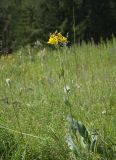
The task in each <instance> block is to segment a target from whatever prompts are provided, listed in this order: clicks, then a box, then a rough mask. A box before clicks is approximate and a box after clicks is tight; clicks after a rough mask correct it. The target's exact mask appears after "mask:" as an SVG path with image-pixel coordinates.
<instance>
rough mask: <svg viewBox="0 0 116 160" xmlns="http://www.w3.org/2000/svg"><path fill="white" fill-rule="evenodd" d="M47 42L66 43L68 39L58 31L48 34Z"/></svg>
mask: <svg viewBox="0 0 116 160" xmlns="http://www.w3.org/2000/svg"><path fill="white" fill-rule="evenodd" d="M47 43H48V44H54V45H55V44H60V43H61V44H63V43H68V40H67V38H66V37H64V36H63V35H62V34H61V33H60V32H59V33H57V32H55V33H53V34H51V35H50V38H49V41H48V42H47Z"/></svg>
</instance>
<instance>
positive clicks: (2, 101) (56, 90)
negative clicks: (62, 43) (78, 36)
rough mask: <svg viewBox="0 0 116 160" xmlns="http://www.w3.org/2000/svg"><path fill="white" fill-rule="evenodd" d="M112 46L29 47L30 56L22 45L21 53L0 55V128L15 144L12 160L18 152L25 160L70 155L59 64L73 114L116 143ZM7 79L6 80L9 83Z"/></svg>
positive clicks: (114, 55) (115, 72)
mask: <svg viewBox="0 0 116 160" xmlns="http://www.w3.org/2000/svg"><path fill="white" fill-rule="evenodd" d="M115 45H116V41H115V40H114V42H113V43H110V42H109V43H107V44H101V45H99V46H95V45H93V44H92V45H91V44H88V45H86V44H83V45H82V46H76V47H71V48H63V49H58V50H54V51H51V50H49V49H46V50H44V52H42V51H40V50H38V51H36V52H35V51H32V59H30V56H29V55H28V54H27V50H26V49H24V50H22V54H21V56H20V54H19V52H18V53H15V54H14V55H9V56H8V57H3V56H2V57H1V59H0V68H1V71H0V128H2V127H3V126H4V127H6V130H8V128H9V129H10V130H8V131H9V132H11V133H12V134H13V135H14V136H15V138H16V141H17V143H18V144H19V145H18V147H17V148H16V151H15V153H14V154H13V155H12V159H20V158H19V157H21V155H22V156H24V157H25V159H34V158H35V159H42V160H43V159H53V160H54V159H59V160H61V159H62V160H65V159H67V160H69V159H71V158H70V156H71V155H69V151H68V148H67V144H66V143H65V139H64V137H65V134H66V133H67V121H66V117H67V115H68V114H69V108H68V107H67V106H66V105H65V103H64V97H65V93H64V85H65V84H64V80H63V79H62V77H60V72H61V64H63V67H64V72H65V74H64V76H65V83H66V84H67V85H68V86H69V87H70V94H69V98H70V102H71V105H72V113H73V116H74V117H76V119H78V120H81V121H82V122H83V123H84V124H86V126H87V127H88V128H89V129H91V130H93V129H97V130H98V131H99V133H100V134H101V135H102V136H103V138H105V139H110V140H112V141H113V142H115V141H116V128H115V123H116V118H115V117H116V48H115ZM6 79H10V80H11V84H10V86H8V84H7V83H6ZM15 131H18V132H20V133H22V135H21V134H19V133H17V132H15ZM23 133H25V134H23ZM28 134H30V135H32V136H30V135H28ZM22 136H23V140H22ZM34 136H35V137H34ZM36 136H37V137H38V138H37V137H36ZM28 146H29V151H28ZM6 152H7V151H6ZM28 152H29V153H28ZM30 157H31V158H30ZM32 157H33V158H32ZM96 160H97V159H96Z"/></svg>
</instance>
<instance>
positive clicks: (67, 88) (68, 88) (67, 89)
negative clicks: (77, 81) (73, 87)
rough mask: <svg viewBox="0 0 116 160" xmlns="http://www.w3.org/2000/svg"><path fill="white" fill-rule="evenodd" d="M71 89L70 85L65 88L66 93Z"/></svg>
mask: <svg viewBox="0 0 116 160" xmlns="http://www.w3.org/2000/svg"><path fill="white" fill-rule="evenodd" d="M69 92H70V87H69V86H68V85H66V86H64V93H69Z"/></svg>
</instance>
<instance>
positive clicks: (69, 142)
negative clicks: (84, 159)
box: [65, 134, 79, 155]
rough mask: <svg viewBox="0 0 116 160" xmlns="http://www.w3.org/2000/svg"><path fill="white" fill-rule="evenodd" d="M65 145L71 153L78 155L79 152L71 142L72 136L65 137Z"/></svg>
mask: <svg viewBox="0 0 116 160" xmlns="http://www.w3.org/2000/svg"><path fill="white" fill-rule="evenodd" d="M65 138H66V143H67V144H68V147H69V148H70V150H71V151H73V152H74V153H75V154H76V155H79V151H78V148H77V146H76V145H75V143H74V142H73V139H72V136H71V135H70V134H67V135H66V137H65Z"/></svg>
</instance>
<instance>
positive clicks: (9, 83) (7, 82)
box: [6, 78, 11, 87]
mask: <svg viewBox="0 0 116 160" xmlns="http://www.w3.org/2000/svg"><path fill="white" fill-rule="evenodd" d="M6 84H7V86H8V87H10V86H11V80H10V79H9V78H7V79H6Z"/></svg>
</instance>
